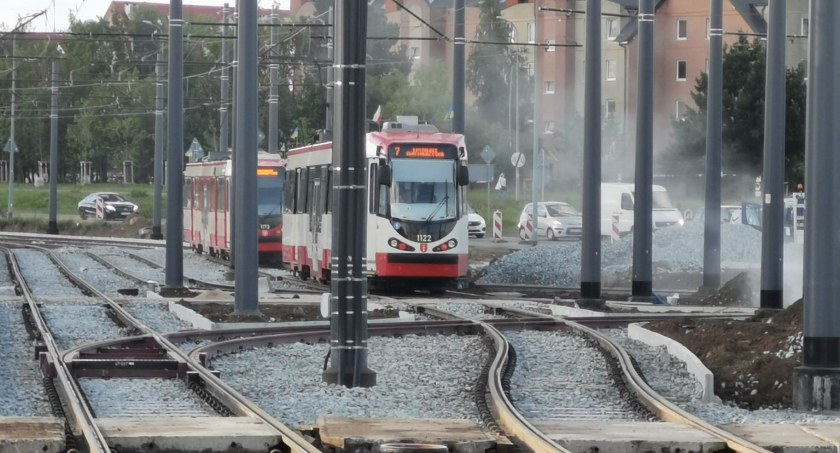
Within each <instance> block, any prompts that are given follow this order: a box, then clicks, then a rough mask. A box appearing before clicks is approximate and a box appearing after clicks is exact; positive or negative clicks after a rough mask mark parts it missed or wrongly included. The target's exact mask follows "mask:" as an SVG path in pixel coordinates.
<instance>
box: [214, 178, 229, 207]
mask: <svg viewBox="0 0 840 453" xmlns="http://www.w3.org/2000/svg"><path fill="white" fill-rule="evenodd" d="M217 181H218V182H217V183H216V185H217V187H216V210H217V211H221V210H223V209H224V208H226V207H227V206H225V190H226V188H227V186H226V185H225V178H218V179H217Z"/></svg>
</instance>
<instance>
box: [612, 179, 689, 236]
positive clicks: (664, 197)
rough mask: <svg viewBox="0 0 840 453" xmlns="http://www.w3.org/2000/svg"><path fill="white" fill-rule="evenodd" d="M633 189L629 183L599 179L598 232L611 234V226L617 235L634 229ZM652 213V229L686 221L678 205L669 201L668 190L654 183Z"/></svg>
mask: <svg viewBox="0 0 840 453" xmlns="http://www.w3.org/2000/svg"><path fill="white" fill-rule="evenodd" d="M635 189H636V186H635V184H632V183H617V182H604V183H601V236H612V235H613V234H614V233H613V229H614V228H615V229H616V230H617V233H618V235H619V236H623V235H625V234H627V233H630V232H632V231H633V216H634V212H633V207H634V203H635V198H634V196H633V192H634V191H635ZM652 217H653V228H654V229H657V228H665V227H668V226H671V225H680V226H682V225H683V223H684V222H685V221H684V219H683V216H682V213H681V212H680V211H679V209H677V208H675V207H674V205H672V204H671V198H670V197H668V191H667V190H665V188H664V187H662V186H657V185H654V186H653V212H652ZM613 224H615V227H614V226H613Z"/></svg>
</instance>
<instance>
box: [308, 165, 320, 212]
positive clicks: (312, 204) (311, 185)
mask: <svg viewBox="0 0 840 453" xmlns="http://www.w3.org/2000/svg"><path fill="white" fill-rule="evenodd" d="M313 170H314V169H313ZM312 173H313V174H312V175H311V177H310V178H308V179H309V181H307V184H306V192H307V193H306V201H307V202H308V204H307V205H306V212H309V213H312V214H314V213H316V212H317V210H318V200H316V199H315V186H316V185H318V186H320V185H321V181H320V180H319V179H318V175H317V174H316V173H315V172H314V171H313V172H312Z"/></svg>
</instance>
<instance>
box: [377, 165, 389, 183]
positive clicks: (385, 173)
mask: <svg viewBox="0 0 840 453" xmlns="http://www.w3.org/2000/svg"><path fill="white" fill-rule="evenodd" d="M379 185H381V186H388V187H391V166H390V165H383V166H381V167H379Z"/></svg>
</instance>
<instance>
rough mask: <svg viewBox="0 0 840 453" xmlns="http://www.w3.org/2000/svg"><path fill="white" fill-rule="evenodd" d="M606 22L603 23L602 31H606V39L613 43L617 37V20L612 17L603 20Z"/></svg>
mask: <svg viewBox="0 0 840 453" xmlns="http://www.w3.org/2000/svg"><path fill="white" fill-rule="evenodd" d="M604 20H605V21H606V22H605V23H604V29H606V31H607V39H608V40H609V41H614V40H615V38H616V37H617V36H618V19H616V18H614V17H608V18H606V19H604Z"/></svg>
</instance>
